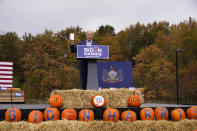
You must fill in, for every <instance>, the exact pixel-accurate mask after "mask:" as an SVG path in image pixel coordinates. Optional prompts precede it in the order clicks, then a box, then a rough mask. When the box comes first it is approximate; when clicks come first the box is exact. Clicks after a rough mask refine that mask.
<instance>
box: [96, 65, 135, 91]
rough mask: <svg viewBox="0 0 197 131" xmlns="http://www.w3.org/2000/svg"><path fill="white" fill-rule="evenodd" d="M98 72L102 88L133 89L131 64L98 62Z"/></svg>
mask: <svg viewBox="0 0 197 131" xmlns="http://www.w3.org/2000/svg"><path fill="white" fill-rule="evenodd" d="M97 72H98V84H99V87H101V88H116V87H118V88H120V87H132V63H131V62H97Z"/></svg>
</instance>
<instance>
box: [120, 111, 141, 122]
mask: <svg viewBox="0 0 197 131" xmlns="http://www.w3.org/2000/svg"><path fill="white" fill-rule="evenodd" d="M121 120H122V121H129V122H132V121H136V120H137V116H136V113H135V112H134V111H124V112H123V113H122V114H121Z"/></svg>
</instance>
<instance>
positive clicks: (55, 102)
mask: <svg viewBox="0 0 197 131" xmlns="http://www.w3.org/2000/svg"><path fill="white" fill-rule="evenodd" d="M48 103H49V104H50V105H51V107H57V108H59V107H61V106H62V104H63V99H62V96H60V95H56V94H55V95H51V96H50V97H49V100H48Z"/></svg>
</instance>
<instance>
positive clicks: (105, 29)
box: [96, 25, 115, 36]
mask: <svg viewBox="0 0 197 131" xmlns="http://www.w3.org/2000/svg"><path fill="white" fill-rule="evenodd" d="M96 33H98V34H99V35H101V36H103V35H106V34H111V35H115V28H114V27H113V26H111V25H105V26H103V25H101V26H100V27H99V29H98V30H97V31H96Z"/></svg>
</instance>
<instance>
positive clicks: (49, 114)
mask: <svg viewBox="0 0 197 131" xmlns="http://www.w3.org/2000/svg"><path fill="white" fill-rule="evenodd" d="M59 118H60V112H59V110H58V109H57V108H47V109H46V110H45V111H44V119H45V120H46V121H55V120H58V119H59Z"/></svg>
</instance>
